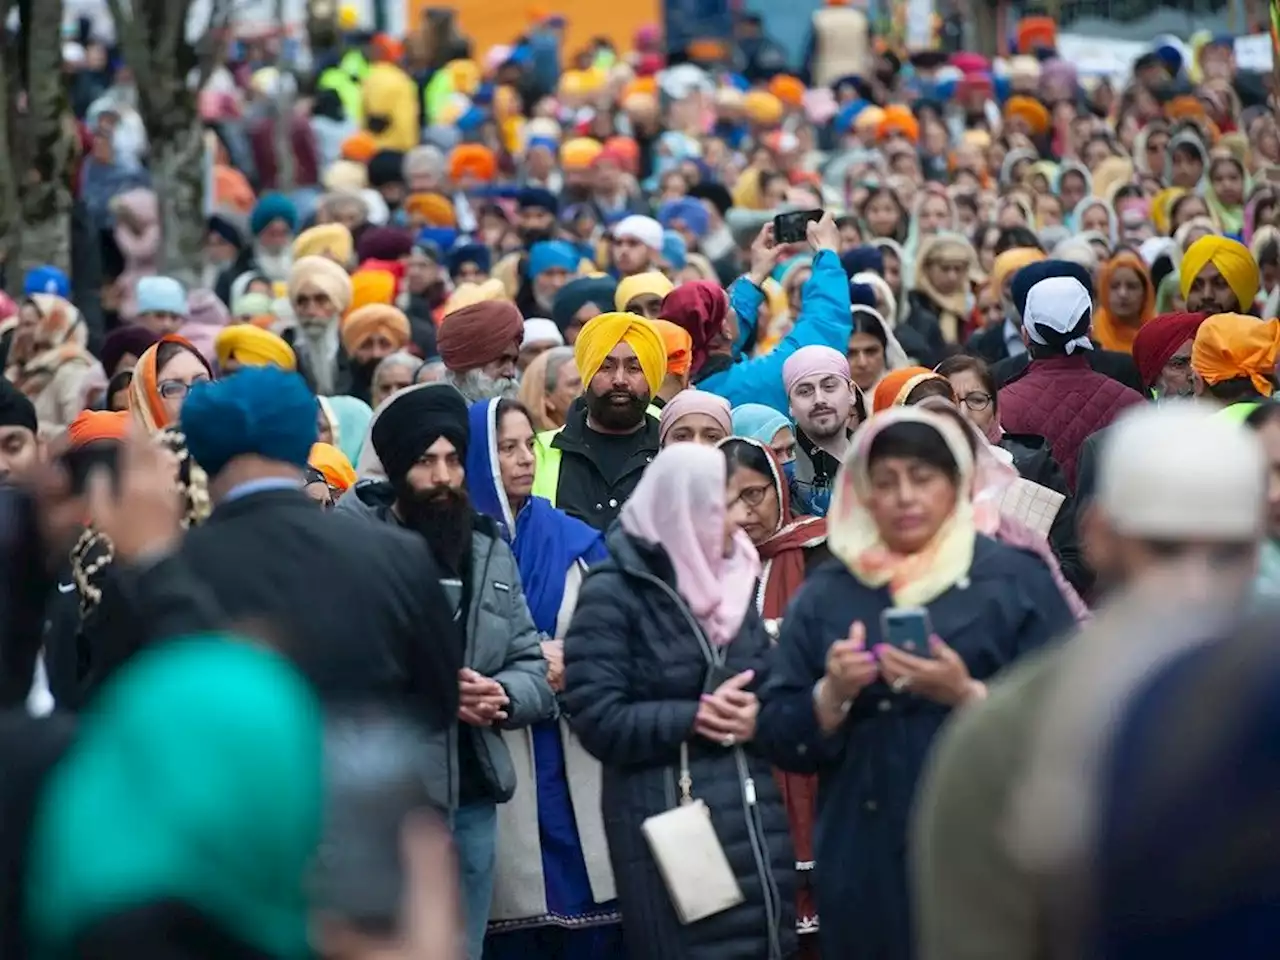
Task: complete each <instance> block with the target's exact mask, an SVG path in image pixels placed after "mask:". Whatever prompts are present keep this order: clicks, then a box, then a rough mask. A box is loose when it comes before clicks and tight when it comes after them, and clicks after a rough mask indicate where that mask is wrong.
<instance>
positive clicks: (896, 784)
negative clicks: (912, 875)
mask: <svg viewBox="0 0 1280 960" xmlns="http://www.w3.org/2000/svg"><path fill="white" fill-rule="evenodd" d="M890 605H891V600H890V598H889V592H888V590H887V589H885V588H884V587H879V588H874V587H869V586H866V585H865V584H863V583H861V582H860V581H859V580H857V579H856V578H855V577H854V576H853V574H851V573H850V572H849V571H848V570H847V569H846V568H845V567H844V566H843V565H842V564H841V563H840V562H839V561H838V560H837V561H832V562H830V563H827V564H824V565H823V566H822V567H820V568H819V569H817V570H815V571H814V572H813V573H812V574H810V575H809V577H808V578H807V579H806V580H805V582H804V586H802V587H801V588H800V591H799V593H797V594H796V595H795V597H794V598H793V599H792V601H791V605H790V607H789V608H788V609H787V615H786V618H785V619H784V620H783V623H782V635H781V637H779V639H778V643H777V645H776V646H775V647H774V648H773V649H772V651H771V652H772V658H771V662H770V666H769V670H768V673H767V676H766V679H765V682H764V684H763V686H762V688H761V690H760V691H759V697H760V716H759V719H758V720H757V723H756V738H755V743H754V747H755V749H756V750H757V751H759V753H760V754H762V755H764V756H765V757H767V758H768V759H770V760H772V761H773V762H774V763H775V764H776V765H777V766H779V767H781V768H782V769H784V770H790V771H794V772H796V773H816V774H817V775H818V824H817V827H816V829H815V831H814V843H815V848H814V859H815V860H816V862H817V867H816V872H815V874H814V889H815V890H816V891H817V900H818V914H819V916H821V917H822V949H823V953H824V955H826V956H832V957H852V956H857V957H875V958H899V957H910V956H912V953H913V952H912V948H911V916H910V909H909V907H910V904H909V900H908V894H907V858H906V847H907V828H908V819H909V815H910V811H911V805H912V801H913V800H914V798H915V793H916V782H917V780H918V778H919V776H920V771H921V768H922V767H923V765H924V762H925V758H926V756H927V755H928V753H929V747H930V745H931V744H932V742H933V739H934V737H935V736H936V734H937V733H938V730H939V728H940V727H941V726H942V725H943V723H945V722H946V719H947V715H948V713H949V711H948V709H947V708H946V707H943V706H941V705H939V704H936V703H933V702H931V701H929V700H926V699H924V698H922V697H916V696H912V695H911V693H910V691H902V692H894V691H893V690H892V689H890V687H889V686H888V685H887V684H886V683H885V682H884V681H883V680H876V681H875V682H874V683H872V684H871V685H870V686H868V687H867V688H866V689H864V690H863V691H862V692H861V693H860V694H858V696H857V697H856V698H855V699H854V701H853V705H852V707H851V709H850V710H849V715H848V717H847V718H846V720H845V721H844V724H843V725H842V726H841V727H839V728H838V729H837V730H835V731H834V732H833V733H832V734H831V735H830V736H823V734H822V733H821V731H820V730H819V728H818V724H817V720H816V718H815V716H814V711H813V686H814V684H815V683H817V681H818V680H819V678H821V677H822V675H823V673H824V672H825V665H826V657H827V651H828V649H829V648H830V647H831V644H832V643H833V642H834V641H835V640H836V638H838V637H844V636H847V635H848V633H849V626H850V624H851V623H853V622H854V621H855V620H860V621H862V623H863V625H864V626H865V627H866V631H867V648H868V649H870V648H872V647H874V646H875V645H876V644H878V643H880V642H881V633H880V615H881V613H882V612H883V611H884V610H885V608H886V607H888V606H890ZM927 606H928V610H929V620H930V623H931V625H932V627H933V631H934V633H936V634H937V635H938V636H939V637H941V638H942V639H943V640H944V641H945V642H946V643H947V644H948V645H949V646H950V647H951V649H952V650H954V651H955V652H956V653H957V654H959V656H960V658H961V659H962V660H964V662H965V664H966V666H968V668H969V673H970V675H971V676H973V677H974V678H975V679H977V680H988V679H990V678H991V677H992V676H994V675H995V674H996V673H998V672H999V671H1000V670H1001V669H1003V668H1004V667H1006V666H1008V665H1009V664H1010V663H1012V662H1014V661H1016V660H1017V659H1018V658H1019V657H1021V656H1023V655H1024V654H1026V653H1027V652H1029V651H1030V650H1033V649H1035V648H1037V647H1039V646H1040V645H1042V644H1044V643H1045V642H1047V641H1049V640H1050V639H1052V638H1053V637H1055V636H1058V635H1061V634H1064V633H1065V632H1067V631H1069V630H1071V629H1073V627H1074V625H1075V621H1074V620H1073V619H1072V616H1071V611H1070V610H1069V609H1067V605H1066V602H1065V601H1064V600H1063V599H1062V594H1061V592H1059V590H1058V588H1057V586H1056V585H1055V584H1054V582H1053V577H1052V576H1051V575H1050V573H1049V569H1048V568H1047V567H1046V566H1045V565H1044V564H1043V563H1042V562H1041V561H1040V559H1039V558H1038V557H1036V556H1034V555H1032V554H1030V553H1025V552H1023V551H1021V550H1017V549H1015V548H1013V547H1007V546H1004V545H1003V544H999V543H996V542H995V541H994V540H989V539H987V538H986V537H981V536H980V537H978V538H977V539H976V541H975V542H974V548H973V563H972V564H971V565H970V568H969V577H968V580H967V581H961V582H960V584H957V585H956V586H954V587H952V588H951V589H949V590H947V591H946V592H945V593H943V594H942V595H941V596H939V597H937V598H936V599H934V600H932V601H930V602H929V603H928V605H927Z"/></svg>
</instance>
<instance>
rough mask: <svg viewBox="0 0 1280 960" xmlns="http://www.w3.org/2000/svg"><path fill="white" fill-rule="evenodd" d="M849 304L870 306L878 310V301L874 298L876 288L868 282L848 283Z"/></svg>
mask: <svg viewBox="0 0 1280 960" xmlns="http://www.w3.org/2000/svg"><path fill="white" fill-rule="evenodd" d="M849 304H850V305H851V306H855V307H870V308H871V309H872V310H874V311H876V312H877V313H879V312H880V301H879V300H878V299H877V298H876V288H875V287H873V286H872V285H871V284H869V283H851V284H849Z"/></svg>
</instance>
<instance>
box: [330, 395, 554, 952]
mask: <svg viewBox="0 0 1280 960" xmlns="http://www.w3.org/2000/svg"><path fill="white" fill-rule="evenodd" d="M371 437H372V441H373V447H374V451H375V452H376V453H377V455H378V458H379V459H380V460H381V461H382V466H383V468H384V469H385V471H386V476H387V480H386V481H385V482H378V481H374V482H368V483H363V484H360V485H358V486H357V487H355V490H354V496H351V495H348V496H344V497H343V498H342V499H341V500H340V501H338V509H337V512H338V513H344V512H352V513H356V514H360V515H364V516H365V517H366V518H368V519H370V520H371V521H374V522H378V521H381V522H383V523H391V524H395V525H397V526H400V527H403V528H405V529H408V530H411V531H413V532H415V533H417V534H419V535H421V536H422V538H423V539H424V540H426V542H427V544H428V546H429V547H430V548H431V553H432V556H433V557H434V558H435V560H436V564H437V565H438V567H439V573H440V581H439V582H440V585H441V587H443V588H444V591H445V594H446V597H447V599H448V603H449V605H450V610H451V612H452V615H453V620H454V622H455V623H456V624H458V625H459V626H460V628H461V632H462V633H463V634H464V637H463V639H462V651H460V652H461V653H462V655H463V657H464V660H463V663H464V666H463V669H462V670H461V671H460V672H459V674H458V690H459V694H460V697H461V700H460V702H461V707H460V709H459V711H458V719H459V720H460V721H461V722H460V723H459V724H455V725H454V727H453V729H451V730H450V731H449V732H448V745H447V746H448V749H447V755H448V767H447V768H446V770H447V773H448V783H449V784H450V785H451V789H452V796H451V798H450V809H451V810H452V812H453V830H454V842H455V844H456V846H457V848H458V860H459V868H460V870H459V872H460V876H461V881H462V891H463V899H464V904H465V908H466V917H467V939H468V954H469V956H470V957H471V958H473V960H479V957H480V951H481V949H482V944H483V941H484V933H485V928H486V926H487V924H488V920H489V903H490V899H491V896H492V892H493V870H494V862H495V858H494V842H495V836H496V831H497V810H496V805H497V804H499V803H505V802H506V801H508V800H510V799H511V796H512V794H513V793H514V791H515V783H516V771H515V767H514V765H513V764H512V761H511V755H510V753H509V752H508V750H507V747H506V744H505V743H503V740H502V736H501V734H500V732H499V731H500V730H510V729H519V728H521V727H525V726H528V725H529V724H532V723H536V722H538V721H540V720H549V719H551V718H552V717H553V716H555V710H556V703H555V695H554V694H553V693H552V692H551V687H550V686H548V684H547V665H546V661H545V660H544V659H543V656H542V648H541V645H540V643H539V639H540V638H539V635H538V631H537V630H536V629H535V627H534V625H533V619H532V617H531V616H530V614H529V608H528V605H527V604H526V602H525V599H524V595H523V594H522V593H521V591H520V590H519V589H518V585H519V583H520V576H519V573H518V571H517V568H516V561H515V556H514V555H513V554H512V552H511V548H510V547H508V546H507V543H506V541H505V540H503V539H502V536H501V535H500V533H499V531H498V528H497V525H496V524H495V523H494V522H493V521H492V520H490V519H489V518H487V517H485V516H484V515H483V514H479V513H477V512H476V511H475V510H474V509H473V508H472V506H471V501H470V499H469V498H468V496H467V488H466V469H465V464H466V459H467V444H468V442H469V440H470V435H469V426H468V421H467V405H466V401H464V400H463V398H462V395H461V394H460V393H458V391H457V390H455V389H454V388H453V387H451V386H448V385H446V384H439V383H429V384H421V385H418V386H413V387H409V388H407V389H405V390H403V391H401V392H400V393H398V394H396V395H395V396H394V397H393V398H392V399H391V400H390V401H389V402H388V404H387V405H386V407H384V408H383V409H382V410H381V411H379V413H378V416H377V418H376V419H375V420H374V421H373V427H372V433H371ZM446 639H447V638H446Z"/></svg>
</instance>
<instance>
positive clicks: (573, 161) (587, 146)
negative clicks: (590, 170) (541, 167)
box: [560, 137, 604, 170]
mask: <svg viewBox="0 0 1280 960" xmlns="http://www.w3.org/2000/svg"><path fill="white" fill-rule="evenodd" d="M603 150H604V147H603V146H602V145H601V143H600V141H599V140H593V139H591V137H574V138H573V139H572V140H566V141H565V142H564V143H563V144H561V146H560V165H561V166H562V167H564V168H565V169H566V170H585V169H586V168H587V167H589V166H591V164H593V163H595V159H596V157H598V156H600V153H601V151H603Z"/></svg>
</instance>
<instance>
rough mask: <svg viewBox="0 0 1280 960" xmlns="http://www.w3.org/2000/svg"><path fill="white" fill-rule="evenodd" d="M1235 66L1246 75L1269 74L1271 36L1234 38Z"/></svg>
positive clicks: (1258, 34) (1265, 34)
mask: <svg viewBox="0 0 1280 960" xmlns="http://www.w3.org/2000/svg"><path fill="white" fill-rule="evenodd" d="M1236 66H1237V67H1239V68H1240V69H1241V70H1244V71H1245V72H1247V73H1270V72H1271V34H1269V33H1255V34H1252V35H1251V36H1248V37H1236Z"/></svg>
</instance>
